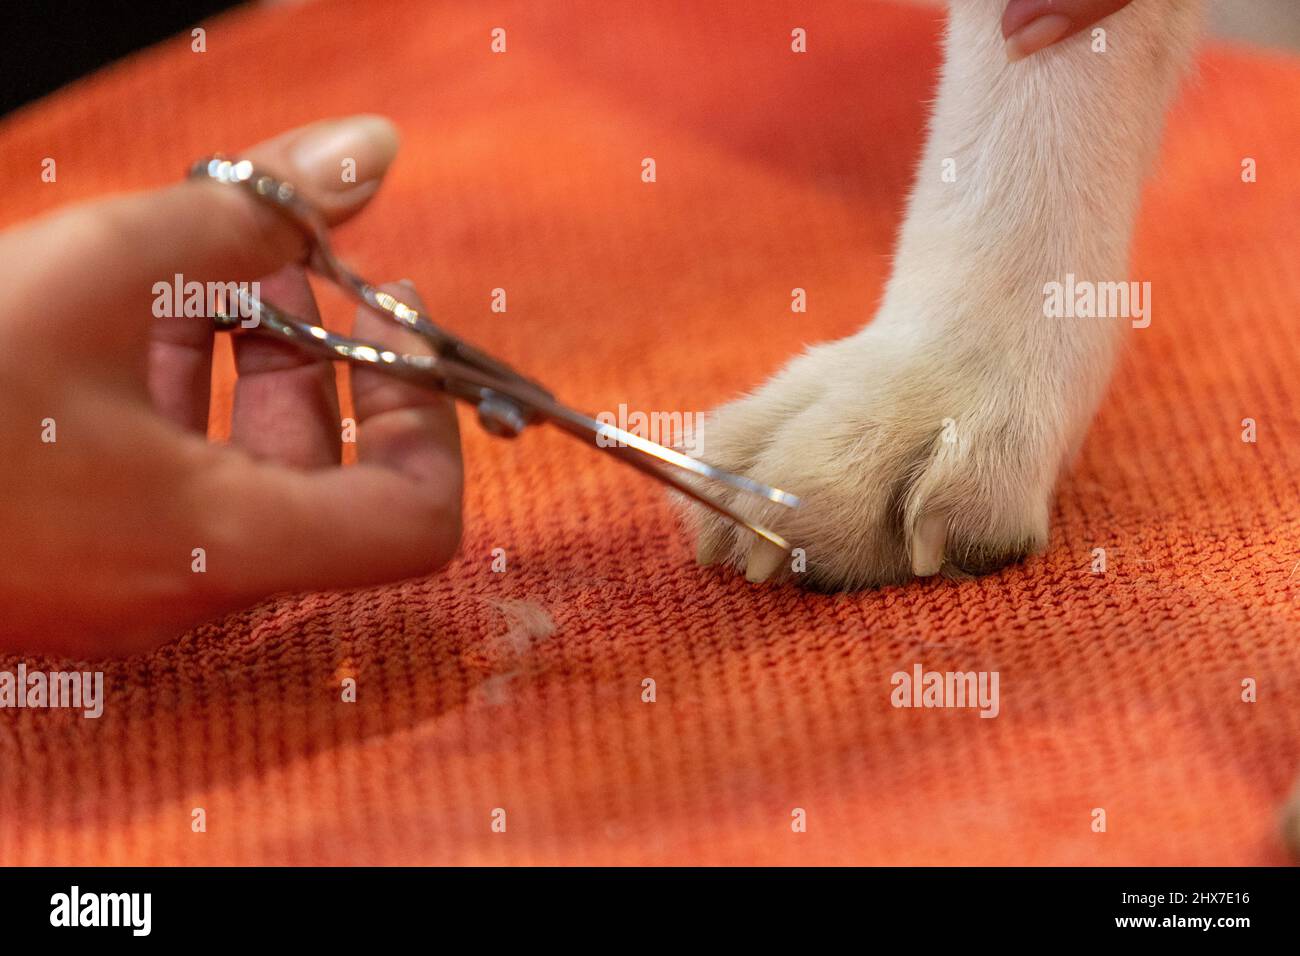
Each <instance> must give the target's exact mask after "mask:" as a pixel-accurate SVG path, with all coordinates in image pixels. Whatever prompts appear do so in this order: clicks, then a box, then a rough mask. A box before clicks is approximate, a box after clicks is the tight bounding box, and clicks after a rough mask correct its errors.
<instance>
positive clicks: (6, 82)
mask: <svg viewBox="0 0 1300 956" xmlns="http://www.w3.org/2000/svg"><path fill="white" fill-rule="evenodd" d="M233 6H236V3H235V2H234V0H147V2H133V0H102V2H98V3H94V2H86V0H83V2H80V3H69V2H66V0H46V2H42V0H3V2H0V77H2V78H3V79H2V80H0V115H2V114H5V113H9V112H11V111H12V110H14V109H16V108H17V107H19V106H22V105H23V104H24V103H28V102H30V101H32V100H34V99H38V98H40V97H42V96H44V95H45V94H47V93H52V92H53V91H54V90H57V89H58V88H59V87H61V86H63V85H65V84H67V83H70V82H71V81H73V80H75V79H76V78H77V77H79V76H84V75H85V74H87V73H91V72H93V71H95V70H97V69H99V68H100V67H101V66H103V65H104V64H106V63H111V62H112V61H113V60H117V59H120V58H121V57H123V56H125V55H126V54H128V53H130V52H132V51H133V50H138V49H140V48H142V47H146V46H149V45H151V44H154V43H157V42H158V41H159V40H163V39H165V38H167V37H169V36H174V35H175V34H177V33H181V32H188V31H189V30H190V28H192V27H194V26H196V25H197V24H198V23H199V21H201V20H203V19H205V18H207V17H210V16H212V14H214V13H217V12H218V11H220V10H224V9H226V8H227V7H233Z"/></svg>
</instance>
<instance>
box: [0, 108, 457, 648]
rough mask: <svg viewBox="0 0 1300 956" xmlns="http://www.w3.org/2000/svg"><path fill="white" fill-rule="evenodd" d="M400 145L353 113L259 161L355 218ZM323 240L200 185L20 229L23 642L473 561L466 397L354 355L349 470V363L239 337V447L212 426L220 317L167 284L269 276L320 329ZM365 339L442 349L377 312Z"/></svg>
mask: <svg viewBox="0 0 1300 956" xmlns="http://www.w3.org/2000/svg"><path fill="white" fill-rule="evenodd" d="M396 150H397V136H396V133H395V131H394V130H393V128H392V126H391V125H390V124H389V123H388V122H387V121H385V120H382V119H379V118H377V117H352V118H350V119H347V120H337V121H326V122H323V123H317V124H313V125H311V126H307V127H303V128H300V129H298V130H294V131H292V132H289V133H286V134H284V135H282V136H280V137H277V138H276V139H273V140H271V141H268V142H265V143H262V144H261V145H259V146H256V147H254V148H252V149H251V150H248V151H247V153H245V154H243V155H244V156H246V157H247V158H249V159H251V160H253V161H254V163H256V164H257V165H258V166H259V167H263V168H266V169H267V170H268V171H270V172H272V173H275V174H277V175H281V176H283V177H284V178H286V179H287V180H289V181H290V182H293V183H294V184H295V185H297V186H298V187H299V189H300V190H302V192H303V193H304V194H305V195H306V196H307V197H308V198H309V199H310V200H311V201H312V202H313V203H314V204H315V205H316V206H317V207H318V208H319V209H321V210H322V212H323V213H324V214H325V216H326V218H327V219H328V220H329V221H330V222H331V223H337V222H340V221H342V220H344V219H346V218H348V217H349V216H350V215H352V214H353V213H355V212H356V211H357V210H359V209H360V208H361V207H362V206H363V205H364V204H365V203H366V201H367V200H368V199H369V198H370V197H371V196H372V195H373V194H374V192H375V191H376V190H377V189H378V188H379V183H380V180H381V179H382V177H383V175H384V173H385V171H386V170H387V168H388V165H389V163H390V162H391V161H392V158H393V156H394V155H395V153H396ZM345 158H350V159H353V160H354V161H355V171H356V176H355V182H344V181H343V179H344V177H343V176H342V175H341V169H342V161H343V160H344V159H345ZM304 253H305V243H304V239H303V236H302V234H301V233H300V232H299V231H298V229H297V228H296V227H294V226H293V225H292V224H291V223H290V222H289V221H288V220H287V219H285V218H283V217H282V216H280V215H279V214H277V213H276V212H275V211H274V210H272V209H270V208H267V207H265V206H263V205H262V204H260V203H258V202H257V201H256V200H255V199H254V198H252V197H251V196H249V195H247V194H246V193H245V192H244V191H243V190H239V189H232V188H230V187H229V186H224V185H221V184H219V183H215V182H211V181H198V180H191V181H186V182H183V183H180V184H177V185H174V186H169V187H167V188H164V189H159V190H155V191H152V192H145V193H139V194H135V195H129V196H123V197H116V198H111V199H107V200H103V201H99V202H94V203H90V204H86V205H81V206H76V207H73V208H69V209H65V210H60V211H58V212H56V213H54V214H52V215H49V216H46V217H44V218H42V219H40V220H37V221H34V222H31V223H25V224H22V225H20V226H18V227H16V228H13V229H10V230H8V231H6V232H4V233H2V234H0V286H2V287H3V288H4V289H5V296H4V298H3V302H0V403H2V404H0V447H2V448H3V449H4V456H3V458H0V489H2V490H3V506H2V508H0V548H2V549H3V550H2V551H0V555H3V556H2V557H0V564H2V565H3V567H4V573H3V575H0V578H2V580H0V608H3V609H4V610H3V613H2V614H0V649H10V650H22V651H38V652H60V653H72V654H77V655H81V656H90V657H95V656H105V655H120V654H125V653H130V652H133V651H137V650H141V649H145V648H148V647H151V646H153V645H156V644H159V643H162V642H163V641H165V640H167V639H169V638H171V637H173V636H176V635H177V634H179V633H181V632H183V631H184V630H185V629H187V628H188V627H190V626H192V625H194V624H197V623H199V622H201V621H204V620H207V619H210V618H212V617H214V616H216V615H218V614H220V613H222V612H225V611H229V610H233V609H236V608H239V607H243V606H246V605H248V604H250V603H252V602H254V601H256V600H258V599H260V598H262V597H265V596H266V595H269V594H272V593H275V592H279V591H301V590H312V589H327V588H343V587H355V586H363V585H370V584H376V583H380V582H383V581H388V580H393V579H398V578H405V577H411V576H414V575H419V574H423V573H425V572H427V571H429V570H430V569H432V568H434V567H437V566H439V565H441V564H443V563H445V562H446V561H447V560H448V559H449V558H450V556H451V555H452V554H453V553H454V552H455V549H456V547H457V545H458V542H459V538H460V508H461V459H460V444H459V434H458V431H457V424H456V413H455V408H454V406H453V403H452V401H451V400H450V399H449V398H447V397H446V396H444V395H440V394H435V393H431V392H428V391H425V390H423V389H419V388H416V387H414V386H410V385H406V384H403V383H401V382H397V381H395V380H393V379H390V378H388V377H386V376H384V375H382V373H379V372H376V371H372V370H367V369H354V370H353V372H352V386H353V394H354V402H355V409H356V414H355V418H356V424H357V439H356V440H357V458H358V461H357V463H356V465H354V466H349V467H339V460H340V449H341V430H340V420H339V408H338V401H337V394H336V391H335V379H334V370H333V366H332V364H331V363H329V362H324V361H319V360H316V359H313V358H310V357H307V356H305V355H303V354H302V353H300V352H299V351H298V350H297V349H294V348H293V347H291V346H289V345H287V344H284V343H279V342H275V341H270V340H267V339H264V338H262V337H258V336H252V335H248V336H242V337H241V336H237V337H236V338H235V355H236V364H237V367H238V372H239V380H238V383H237V385H236V392H235V407H234V414H233V420H232V426H231V443H230V445H229V446H223V445H217V444H211V443H209V442H208V441H207V440H206V428H207V414H208V390H209V376H210V373H211V355H212V341H213V338H212V337H213V332H212V322H211V319H210V317H203V316H200V317H188V318H186V317H175V318H171V317H168V318H155V317H154V312H153V303H154V299H155V294H154V288H153V287H154V284H155V283H158V282H164V283H168V284H170V283H171V282H172V280H173V276H174V275H176V274H178V273H179V274H180V275H182V276H183V278H184V281H185V282H187V283H188V282H190V281H192V280H193V281H198V282H208V281H215V282H222V283H227V282H248V281H252V280H258V279H259V277H260V282H261V292H262V294H263V296H264V297H265V298H266V299H267V301H269V302H272V303H274V304H276V305H279V306H281V307H283V308H284V309H286V310H288V311H289V312H291V313H294V314H296V315H299V316H301V317H302V318H305V319H308V320H315V321H318V318H317V312H316V306H315V303H314V301H313V299H312V294H311V290H310V288H309V286H308V284H307V281H306V278H305V276H304V273H303V270H302V268H301V267H300V266H299V265H297V263H299V262H301V261H302V258H303V255H304ZM390 291H394V292H397V291H398V290H396V289H395V288H394V289H390ZM400 294H401V295H402V297H403V298H407V299H414V298H415V296H414V295H413V290H411V289H409V288H406V289H402V290H401V292H400ZM413 304H415V305H417V306H418V305H419V302H418V300H416V301H415V302H413ZM356 335H357V337H359V338H366V339H369V340H371V341H376V342H382V343H383V344H387V345H390V346H392V347H394V348H401V349H403V350H404V351H408V352H414V351H418V345H417V344H415V343H414V342H408V341H407V340H408V339H409V338H410V336H409V335H408V333H406V332H404V331H403V330H401V329H400V328H396V327H393V326H392V325H391V324H389V323H386V322H383V321H382V320H380V319H379V318H377V317H375V316H373V315H371V314H370V313H368V312H366V311H365V310H359V311H358V315H357V322H356ZM51 439H53V440H51ZM199 548H202V549H203V559H204V564H205V570H203V571H195V570H194V567H195V566H196V565H197V559H196V557H195V549H199Z"/></svg>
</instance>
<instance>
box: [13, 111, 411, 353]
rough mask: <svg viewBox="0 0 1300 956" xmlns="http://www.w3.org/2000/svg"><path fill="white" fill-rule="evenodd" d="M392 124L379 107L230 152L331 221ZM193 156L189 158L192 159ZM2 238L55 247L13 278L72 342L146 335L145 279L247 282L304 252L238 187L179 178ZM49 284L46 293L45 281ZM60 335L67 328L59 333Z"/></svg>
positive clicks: (383, 150) (383, 161)
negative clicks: (20, 278) (54, 292)
mask: <svg viewBox="0 0 1300 956" xmlns="http://www.w3.org/2000/svg"><path fill="white" fill-rule="evenodd" d="M397 145H398V137H397V132H396V130H395V129H394V127H393V126H392V124H391V123H389V122H388V121H387V120H385V119H383V118H382V117H378V116H353V117H349V118H346V119H336V120H324V121H321V122H318V123H313V124H311V125H309V126H304V127H300V128H298V129H295V130H292V131H290V132H288V133H284V134H282V135H280V136H278V137H276V138H275V139H272V140H268V141H266V142H264V143H261V144H259V145H257V146H254V147H252V148H250V149H248V150H246V151H244V152H242V153H240V154H239V158H241V159H249V160H251V161H252V162H253V163H254V165H255V166H257V167H258V168H260V169H264V170H266V171H267V172H269V173H271V174H273V175H275V176H276V177H278V178H283V179H285V180H287V181H288V182H291V183H293V184H294V186H295V187H297V188H298V189H299V191H300V192H301V194H302V195H303V196H305V197H306V199H307V200H308V201H309V202H311V203H312V204H313V205H315V206H316V207H317V208H318V209H319V210H320V211H321V213H322V215H324V217H325V219H326V221H327V222H329V223H337V222H341V221H343V220H344V219H347V218H348V217H349V216H351V215H352V214H353V213H355V212H356V211H357V210H359V209H361V208H362V207H363V206H364V205H365V203H366V202H367V200H369V199H370V197H371V196H373V195H374V193H375V191H376V190H377V189H378V188H379V183H380V180H381V179H382V178H383V175H384V173H385V172H386V171H387V169H388V166H389V164H390V163H391V162H392V160H393V157H394V156H395V155H396V153H397ZM196 158H197V157H196ZM4 238H5V243H6V244H11V243H17V244H19V245H20V246H23V247H26V248H37V249H47V250H58V251H59V254H58V255H49V256H44V257H42V259H41V261H39V262H37V263H36V264H35V267H34V268H33V269H32V270H29V271H28V273H27V276H26V277H25V280H24V282H23V286H24V288H25V289H27V290H29V291H30V292H31V294H32V298H33V304H34V305H35V304H36V303H39V304H40V310H39V311H41V312H45V313H48V312H49V311H50V309H51V308H53V309H54V310H55V311H57V313H58V318H59V319H60V324H64V323H72V324H75V325H76V326H78V328H76V329H75V330H73V329H70V328H66V325H65V331H66V332H68V333H72V332H74V331H75V333H76V335H77V336H78V337H80V341H81V343H82V344H83V346H84V345H85V344H89V343H93V344H105V343H107V342H109V341H116V342H119V343H120V342H123V341H124V340H132V341H133V340H135V339H137V338H140V337H143V336H144V335H145V334H147V329H148V320H149V318H150V316H151V314H152V309H151V306H152V302H153V300H154V297H155V293H154V291H153V288H154V284H155V283H159V282H165V283H168V284H169V285H170V284H171V283H172V281H173V279H174V277H175V275H176V274H178V273H179V274H180V275H181V276H183V279H184V281H185V282H187V283H188V282H190V281H191V280H193V281H198V282H202V283H206V282H210V281H216V282H223V283H224V282H248V281H252V280H254V279H258V278H260V277H262V276H264V275H267V274H269V273H272V272H274V271H276V270H277V269H279V268H280V267H281V266H283V265H285V264H286V263H289V262H293V261H297V260H299V259H301V258H302V257H303V255H304V254H305V252H306V238H305V237H304V236H303V234H302V232H301V230H300V229H299V227H298V226H297V225H295V224H294V223H293V222H292V221H291V220H289V219H288V218H287V217H285V216H284V215H282V214H281V213H280V212H278V211H277V210H275V209H272V208H270V207H269V206H267V205H266V204H264V203H261V202H259V201H258V200H257V199H256V198H255V197H253V196H251V195H249V194H248V193H247V192H246V191H245V190H244V189H239V188H231V187H230V186H228V185H226V184H223V183H217V182H213V181H210V180H198V179H195V180H185V181H183V182H180V183H177V184H175V185H173V186H168V187H165V188H163V189H158V190H154V191H151V192H145V193H137V194H133V195H129V196H121V197H115V198H112V199H108V200H104V201H101V202H96V203H90V204H87V205H83V206H78V207H75V208H73V209H70V210H67V211H64V212H62V213H58V214H56V215H54V216H52V217H50V218H48V219H45V220H42V221H41V222H38V223H37V224H35V225H33V226H30V227H27V228H26V229H23V230H19V231H18V232H17V233H10V234H9V235H7V236H5V237H4ZM50 289H58V290H59V295H58V297H57V299H56V300H55V301H54V302H51V301H50V299H49V290H50ZM70 337H71V335H70Z"/></svg>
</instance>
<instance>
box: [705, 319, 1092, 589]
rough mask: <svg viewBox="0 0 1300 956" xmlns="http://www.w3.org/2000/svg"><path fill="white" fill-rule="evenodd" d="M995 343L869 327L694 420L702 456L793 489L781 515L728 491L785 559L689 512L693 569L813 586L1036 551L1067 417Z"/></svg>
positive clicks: (898, 578)
mask: <svg viewBox="0 0 1300 956" xmlns="http://www.w3.org/2000/svg"><path fill="white" fill-rule="evenodd" d="M1027 361H1030V359H1029V358H1028V357H1027V356H1026V355H1025V354H1024V350H1023V349H1016V348H1003V347H1002V345H1001V344H1000V343H999V342H998V341H997V339H996V337H985V338H981V337H979V336H977V335H976V336H972V335H966V336H965V337H963V336H961V335H956V334H949V333H945V332H943V331H939V332H938V333H937V334H926V333H925V332H923V331H918V330H917V329H916V328H914V327H908V326H905V325H903V324H901V323H895V324H890V323H887V322H886V323H881V322H877V323H874V324H872V325H870V326H868V327H867V328H866V329H864V330H863V331H862V332H860V333H858V334H857V335H855V336H853V337H851V338H848V339H844V340H841V341H838V342H833V343H830V344H826V345H821V346H817V347H814V348H812V349H810V350H809V351H808V352H806V353H805V354H803V355H801V356H800V357H798V358H796V359H795V360H794V361H793V362H791V363H790V364H789V365H788V366H787V367H786V368H785V369H784V370H783V371H781V372H780V373H779V374H777V375H776V376H775V377H774V378H772V379H771V380H770V381H768V382H767V383H766V384H765V385H764V386H762V387H761V388H760V389H759V390H758V391H756V392H755V393H753V394H752V395H749V396H747V397H745V398H742V399H739V400H738V401H735V402H732V403H730V404H728V405H725V406H723V407H721V408H719V409H718V410H717V411H715V412H714V413H713V415H712V416H711V417H710V419H708V420H707V421H706V423H705V429H704V438H705V448H706V454H705V455H704V456H703V457H705V458H706V459H708V460H709V461H710V462H711V463H713V464H715V465H718V466H719V467H722V468H725V469H727V470H729V471H733V472H736V473H739V474H743V475H748V476H750V477H752V478H754V479H756V480H758V481H761V482H764V483H766V484H769V485H773V486H775V487H778V488H782V489H784V490H786V491H790V492H793V493H794V494H797V495H799V496H800V498H802V500H803V504H802V506H801V507H800V508H798V509H794V510H790V509H786V508H783V507H781V506H778V505H773V504H770V503H767V502H751V501H749V500H747V498H748V497H749V496H746V495H744V494H743V493H738V492H726V493H725V495H724V496H725V497H726V498H727V500H728V502H729V503H731V504H732V505H734V506H735V507H737V508H738V509H739V510H740V511H741V512H742V513H743V514H745V515H746V517H749V518H751V519H752V520H754V521H757V522H759V523H761V524H764V525H766V526H767V527H769V528H771V529H773V530H774V531H776V532H777V533H779V534H781V535H782V536H783V537H785V538H786V540H787V541H789V542H790V544H791V546H792V547H793V548H795V549H797V550H796V551H795V553H794V557H793V560H791V559H790V558H787V556H786V555H785V554H783V553H782V552H781V551H779V550H778V549H777V548H776V547H774V546H773V545H771V544H769V543H767V542H765V541H762V540H760V539H758V538H756V537H755V536H753V535H752V534H749V533H748V532H746V531H745V530H743V529H738V528H737V527H736V526H735V525H733V524H732V523H730V522H728V521H726V520H725V519H722V518H719V517H718V516H717V515H715V514H714V513H712V512H709V511H705V510H704V509H702V508H699V507H697V506H692V507H690V508H688V509H687V510H688V514H690V515H691V517H692V520H693V523H694V524H695V527H696V530H697V535H698V544H697V548H698V558H699V561H700V563H702V564H713V563H717V562H725V563H728V564H731V565H734V566H735V567H736V568H738V569H740V570H742V571H744V572H745V574H746V576H747V577H748V578H749V579H750V580H751V581H763V580H767V579H773V580H777V579H781V578H785V577H790V576H794V577H797V578H799V579H800V580H801V581H802V582H803V583H805V584H807V585H809V586H811V587H814V588H820V589H839V588H859V587H866V586H875V585H882V584H892V583H901V582H904V581H906V580H909V579H910V578H911V577H913V576H921V577H924V576H929V575H933V574H937V573H940V572H942V573H944V574H947V575H953V576H960V575H965V574H982V573H986V572H990V571H993V570H995V569H997V568H1000V567H1002V566H1003V565H1006V564H1008V563H1010V562H1014V561H1016V560H1018V559H1020V558H1022V557H1024V556H1026V555H1029V554H1031V553H1033V552H1036V551H1039V550H1041V549H1042V548H1043V547H1044V546H1045V545H1046V542H1047V533H1048V508H1049V503H1050V500H1051V495H1052V489H1053V485H1054V483H1055V479H1056V475H1057V472H1058V470H1059V467H1060V464H1061V461H1062V459H1063V457H1064V451H1065V450H1066V448H1067V447H1068V444H1069V440H1070V436H1069V432H1070V422H1069V419H1070V418H1071V415H1070V414H1069V413H1068V410H1067V409H1065V408H1063V407H1061V406H1062V405H1063V401H1062V399H1061V398H1060V397H1059V395H1053V394H1052V393H1051V392H1050V391H1049V390H1048V388H1047V384H1048V383H1049V382H1050V380H1051V379H1052V376H1051V375H1047V374H1043V372H1044V371H1045V370H1044V369H1034V368H1027V367H1026V364H1025V363H1026V362H1027Z"/></svg>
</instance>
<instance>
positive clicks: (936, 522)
mask: <svg viewBox="0 0 1300 956" xmlns="http://www.w3.org/2000/svg"><path fill="white" fill-rule="evenodd" d="M947 538H948V519H947V517H946V516H944V515H941V514H932V515H926V516H925V517H924V518H922V519H921V520H920V522H919V523H918V524H917V527H916V530H915V531H913V532H912V573H913V574H915V575H916V576H917V577H919V578H928V577H930V576H931V575H932V574H938V573H939V569H940V568H941V567H943V551H944V545H945V544H946V543H947Z"/></svg>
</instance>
